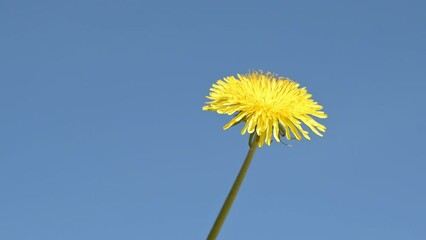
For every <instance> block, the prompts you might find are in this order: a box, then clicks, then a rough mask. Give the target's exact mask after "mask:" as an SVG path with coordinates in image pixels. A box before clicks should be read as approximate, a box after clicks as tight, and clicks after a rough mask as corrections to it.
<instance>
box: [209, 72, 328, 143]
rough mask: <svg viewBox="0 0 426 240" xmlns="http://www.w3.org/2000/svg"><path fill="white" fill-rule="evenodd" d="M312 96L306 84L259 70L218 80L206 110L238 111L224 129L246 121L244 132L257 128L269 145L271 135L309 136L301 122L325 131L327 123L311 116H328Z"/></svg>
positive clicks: (258, 133)
mask: <svg viewBox="0 0 426 240" xmlns="http://www.w3.org/2000/svg"><path fill="white" fill-rule="evenodd" d="M311 97H312V95H311V94H309V93H308V92H307V90H306V88H299V84H298V83H296V82H294V81H292V80H290V79H288V78H283V77H277V76H276V75H273V74H271V73H266V74H263V72H261V71H258V72H250V73H248V74H246V75H240V74H238V75H237V77H234V76H231V77H226V78H224V79H223V80H218V81H217V82H216V84H213V86H212V88H211V89H210V95H209V96H207V99H209V100H211V101H210V102H207V103H206V106H204V107H203V110H205V111H215V112H217V113H219V114H228V115H233V114H235V116H234V118H233V119H232V120H231V121H229V122H228V123H227V124H226V125H225V126H224V127H223V129H225V130H226V129H228V128H230V127H232V126H234V125H235V124H237V123H240V122H245V126H244V127H243V130H242V131H241V134H245V133H246V132H248V133H254V132H255V133H256V134H257V135H258V136H259V139H260V140H259V147H262V146H263V144H264V143H266V144H267V145H270V144H271V142H272V137H274V139H275V140H276V141H277V142H279V141H280V137H281V136H286V138H287V139H291V138H292V135H293V136H294V137H295V138H296V139H297V140H301V139H302V137H304V138H306V139H310V137H309V135H308V134H309V133H308V132H307V131H305V130H304V129H303V128H302V125H301V124H302V123H303V124H305V125H306V126H307V127H308V128H309V129H311V131H312V132H314V133H315V134H317V135H319V136H322V134H321V133H320V132H325V130H326V127H325V126H323V125H321V124H320V123H318V122H317V121H315V120H314V119H313V118H312V116H315V117H318V118H326V117H327V115H326V114H325V113H324V112H323V111H321V110H322V106H321V105H319V104H318V103H317V102H315V101H314V100H312V99H311Z"/></svg>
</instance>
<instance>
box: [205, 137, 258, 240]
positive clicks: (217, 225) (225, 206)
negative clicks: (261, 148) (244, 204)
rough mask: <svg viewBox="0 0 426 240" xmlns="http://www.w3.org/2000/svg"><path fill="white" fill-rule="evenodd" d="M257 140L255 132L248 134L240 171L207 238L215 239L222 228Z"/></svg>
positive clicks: (255, 147)
mask: <svg viewBox="0 0 426 240" xmlns="http://www.w3.org/2000/svg"><path fill="white" fill-rule="evenodd" d="M253 135H254V136H253ZM258 141H259V137H258V136H257V135H256V134H255V133H254V134H252V135H251V136H250V140H249V146H250V149H249V151H248V153H247V156H246V159H245V160H244V163H243V165H242V166H241V169H240V172H239V173H238V176H237V178H236V179H235V181H234V184H233V185H232V188H231V190H230V191H229V193H228V197H226V200H225V202H224V203H223V206H222V209H221V210H220V212H219V215H218V216H217V218H216V221H215V223H214V225H213V227H212V229H211V230H210V233H209V235H208V237H207V240H215V239H216V238H217V236H218V235H219V232H220V229H221V228H222V225H223V223H224V222H225V220H226V216H227V215H228V212H229V210H230V209H231V207H232V204H233V203H234V200H235V198H236V197H237V194H238V190H239V189H240V187H241V184H242V183H243V181H244V177H245V175H246V173H247V170H248V169H249V166H250V163H251V160H252V159H253V156H254V153H255V152H256V149H257V144H258Z"/></svg>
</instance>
